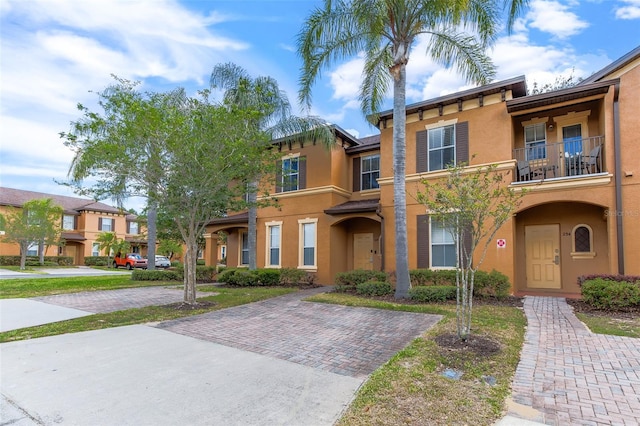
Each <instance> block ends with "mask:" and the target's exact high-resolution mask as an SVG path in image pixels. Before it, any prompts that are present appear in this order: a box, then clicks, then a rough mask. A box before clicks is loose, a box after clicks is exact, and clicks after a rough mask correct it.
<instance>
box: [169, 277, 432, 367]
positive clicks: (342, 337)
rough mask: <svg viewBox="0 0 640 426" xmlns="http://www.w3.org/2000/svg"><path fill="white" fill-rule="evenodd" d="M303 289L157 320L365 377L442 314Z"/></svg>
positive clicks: (179, 329)
mask: <svg viewBox="0 0 640 426" xmlns="http://www.w3.org/2000/svg"><path fill="white" fill-rule="evenodd" d="M318 291H324V289H314V290H306V291H300V292H298V293H294V294H289V295H285V296H281V297H276V298H273V299H269V300H265V301H262V302H258V303H252V304H249V305H243V306H238V307H235V308H229V309H223V310H220V311H216V312H210V313H207V314H203V315H198V316H194V317H188V318H182V319H178V320H173V321H168V322H164V323H160V324H158V325H157V327H158V328H161V329H164V330H169V331H172V332H174V333H179V334H183V335H187V336H191V337H195V338H198V339H202V340H207V341H210V342H215V343H219V344H222V345H226V346H230V347H234V348H237V349H242V350H246V351H251V352H255V353H258V354H263V355H267V356H271V357H274V358H279V359H283V360H287V361H291V362H295V363H298V364H302V365H306V366H310V367H314V368H318V369H321V370H325V371H330V372H333V373H337V374H342V375H347V376H352V377H366V376H367V375H369V374H370V373H372V372H373V371H374V370H375V369H377V368H378V367H379V366H380V365H382V364H383V363H385V362H386V361H388V360H389V358H391V357H392V356H393V355H394V354H395V353H396V352H398V351H399V350H401V349H402V348H404V347H405V346H407V344H409V343H410V342H411V341H412V340H413V339H415V338H416V337H419V336H420V335H421V334H422V333H424V332H425V331H426V330H428V329H429V328H430V327H432V326H433V325H434V324H436V323H437V322H438V321H439V320H440V318H441V316H439V315H427V314H417V313H410V312H394V311H386V310H381V309H371V308H354V307H347V306H339V305H330V304H324V303H311V302H303V301H301V299H302V298H304V297H307V296H308V295H310V294H313V293H317V292H318Z"/></svg>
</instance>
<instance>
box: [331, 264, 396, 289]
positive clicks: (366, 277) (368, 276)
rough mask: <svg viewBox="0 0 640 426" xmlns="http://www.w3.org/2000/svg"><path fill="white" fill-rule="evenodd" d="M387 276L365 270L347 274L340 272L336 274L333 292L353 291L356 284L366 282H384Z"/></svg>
mask: <svg viewBox="0 0 640 426" xmlns="http://www.w3.org/2000/svg"><path fill="white" fill-rule="evenodd" d="M386 280H387V274H385V273H384V272H382V271H368V270H365V269H356V270H353V271H348V272H340V273H338V274H336V280H335V281H336V287H335V291H338V292H346V291H355V289H356V286H357V285H358V284H362V283H366V282H367V281H386Z"/></svg>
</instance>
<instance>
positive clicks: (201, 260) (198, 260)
mask: <svg viewBox="0 0 640 426" xmlns="http://www.w3.org/2000/svg"><path fill="white" fill-rule="evenodd" d="M205 264H206V262H205V260H204V259H197V260H196V265H197V266H204V265H205Z"/></svg>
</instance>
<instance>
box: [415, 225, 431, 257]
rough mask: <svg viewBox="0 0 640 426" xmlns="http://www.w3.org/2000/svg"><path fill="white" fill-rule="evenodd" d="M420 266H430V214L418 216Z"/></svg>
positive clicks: (417, 238)
mask: <svg viewBox="0 0 640 426" xmlns="http://www.w3.org/2000/svg"><path fill="white" fill-rule="evenodd" d="M417 219H418V223H417V227H416V230H417V232H416V234H417V235H416V241H417V243H418V268H423V269H425V268H429V241H430V237H429V215H427V214H423V215H418V216H417Z"/></svg>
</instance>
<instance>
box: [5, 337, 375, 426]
mask: <svg viewBox="0 0 640 426" xmlns="http://www.w3.org/2000/svg"><path fill="white" fill-rule="evenodd" d="M0 351H1V355H2V369H1V376H0V382H1V385H0V386H1V390H2V395H3V396H4V397H5V400H4V401H3V405H6V406H7V410H5V409H4V408H3V410H2V411H3V412H5V411H6V412H7V414H9V415H11V414H12V415H13V416H14V417H13V418H5V417H4V414H3V418H2V422H3V424H9V423H11V422H12V421H20V422H21V423H18V424H22V425H34V424H41V425H42V424H44V425H52V424H70V425H74V424H75V425H88V424H93V425H102V426H108V425H114V426H115V425H118V426H120V425H212V424H225V425H276V424H279V425H285V424H290V425H331V424H333V423H334V422H335V420H336V419H337V418H338V417H339V416H340V413H341V412H342V410H343V409H344V408H345V407H346V406H347V405H348V404H349V403H350V401H351V399H352V398H353V395H354V393H355V392H356V390H357V389H358V387H359V386H360V385H361V384H362V382H363V381H364V379H363V378H354V377H349V376H344V375H340V374H334V373H330V372H327V371H323V370H320V369H316V368H312V367H307V366H304V365H300V364H297V363H293V362H287V361H282V360H279V359H275V358H271V357H267V356H262V355H258V354H255V353H252V352H247V351H242V350H238V349H234V348H230V347H226V346H222V345H218V344H215V343H211V342H206V341H203V340H199V339H194V338H192V337H187V336H182V335H179V334H175V333H171V332H168V331H165V330H160V329H157V328H152V327H146V326H141V325H136V326H128V327H118V328H112V329H106V330H98V331H90V332H84V333H75V334H67V335H61V336H54V337H46V338H42V339H34V340H27V341H20V342H12V343H3V344H2V345H0ZM12 424H15V423H12Z"/></svg>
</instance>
